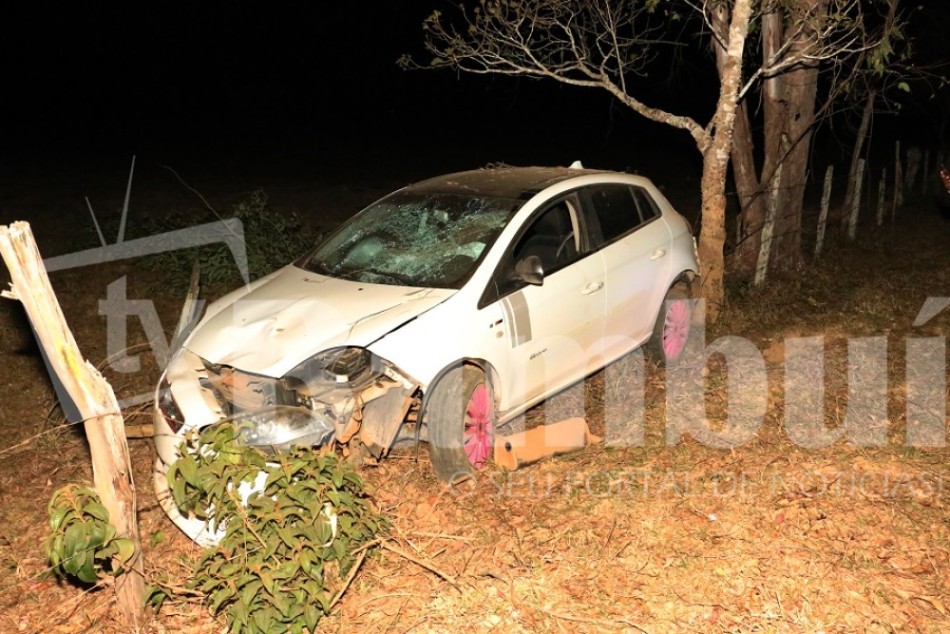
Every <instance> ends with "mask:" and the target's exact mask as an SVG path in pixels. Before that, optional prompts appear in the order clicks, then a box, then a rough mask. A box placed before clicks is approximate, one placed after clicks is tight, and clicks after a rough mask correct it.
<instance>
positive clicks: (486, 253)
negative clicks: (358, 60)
mask: <svg viewBox="0 0 950 634" xmlns="http://www.w3.org/2000/svg"><path fill="white" fill-rule="evenodd" d="M697 271H698V266H697V260H696V250H695V242H694V240H693V236H692V233H691V230H690V227H689V224H688V223H687V222H686V220H685V219H684V218H683V217H682V216H680V215H679V214H678V213H677V212H676V211H675V210H674V209H673V208H672V206H671V205H670V203H669V202H668V201H667V200H666V198H664V196H663V195H662V194H661V193H660V191H659V190H658V189H657V188H656V187H655V186H654V185H653V183H651V182H650V181H649V180H648V179H646V178H644V177H642V176H634V175H629V174H622V173H616V172H605V171H595V170H586V169H583V168H579V167H570V168H546V167H526V168H518V167H499V168H491V169H481V170H474V171H469V172H461V173H457V174H450V175H447V176H439V177H436V178H432V179H430V180H426V181H423V182H420V183H417V184H415V185H410V186H408V187H405V188H403V189H400V190H399V191H396V192H394V193H393V194H390V195H389V196H386V197H385V198H383V199H381V200H379V201H378V202H376V203H374V204H372V205H370V206H369V207H368V208H366V209H365V210H363V211H362V212H361V213H359V214H358V215H356V216H355V217H353V218H352V219H351V220H349V221H348V222H346V223H345V224H343V225H342V226H341V227H340V228H339V229H338V230H337V231H336V232H335V233H333V234H332V235H331V236H330V237H329V238H328V239H326V240H325V241H324V242H323V243H322V244H321V245H320V246H318V247H317V248H316V249H314V250H313V251H312V252H311V253H309V254H307V255H306V256H304V257H302V258H301V259H300V260H298V261H297V262H295V263H294V264H291V265H288V266H286V267H284V268H282V269H280V270H278V271H276V272H275V273H272V274H270V275H268V276H266V277H264V278H262V279H259V280H257V281H255V282H253V283H252V284H250V285H249V286H246V287H243V288H241V289H239V290H237V291H235V292H233V293H231V294H230V295H227V296H226V297H224V298H222V299H220V300H218V301H217V302H215V303H213V304H212V305H210V306H209V307H208V309H207V312H206V314H205V315H204V317H203V319H202V320H201V322H200V323H199V324H198V325H197V327H196V328H195V329H194V331H193V332H192V333H191V334H190V336H189V337H188V339H187V340H186V341H185V344H184V346H183V348H182V349H180V350H179V351H178V352H177V353H176V354H175V355H174V357H173V359H172V361H171V362H170V363H169V365H168V368H167V369H166V371H165V373H164V374H163V375H162V378H161V381H160V383H159V386H158V388H157V391H156V398H155V404H156V405H155V409H154V418H155V438H156V441H155V442H156V446H157V448H158V461H157V463H156V478H155V481H156V487H157V489H158V493H159V499H160V500H162V502H163V506H164V508H165V510H166V512H168V513H169V515H170V516H171V517H172V519H173V520H174V521H175V522H176V523H177V524H178V525H179V526H181V527H182V528H183V529H185V532H186V533H188V534H189V535H191V536H192V538H195V536H196V535H197V534H198V533H200V532H201V530H202V529H203V523H201V522H199V521H198V520H195V519H189V518H185V517H181V515H180V514H179V513H178V510H177V509H176V508H175V507H174V503H173V502H172V501H171V500H170V496H169V495H168V483H167V481H166V479H165V473H166V471H167V468H168V465H169V464H171V463H172V462H173V461H174V460H175V459H176V458H177V449H178V445H179V443H180V442H181V439H182V436H183V435H184V433H185V432H186V431H188V430H190V429H200V428H204V427H206V426H208V425H214V424H216V423H220V422H222V421H226V420H240V421H242V422H243V423H244V424H245V428H246V429H248V431H247V432H245V435H244V440H245V442H247V443H248V444H252V445H256V446H259V447H262V448H266V449H268V450H271V451H273V450H280V448H281V447H287V446H289V445H291V444H298V445H301V444H305V445H312V446H321V445H325V444H330V443H333V444H335V445H338V446H341V447H343V449H344V451H347V452H352V451H356V452H357V453H358V455H359V454H363V455H365V454H370V455H371V456H372V457H375V458H382V457H383V456H384V455H386V453H387V452H388V451H389V450H390V449H391V447H392V446H393V445H394V443H395V442H396V440H397V439H398V438H400V437H402V438H405V437H409V438H415V439H417V440H419V439H421V440H426V441H428V443H429V451H430V456H431V461H432V465H433V468H434V470H435V472H436V474H437V475H438V476H439V478H441V479H443V480H446V481H451V480H453V479H455V478H456V477H457V476H459V475H460V474H466V473H468V472H470V471H471V470H473V469H478V468H480V467H482V466H483V465H484V464H485V463H486V462H487V461H488V460H489V459H490V458H491V456H492V453H493V448H494V435H495V431H496V429H497V430H498V431H499V434H503V433H504V427H503V426H504V425H505V424H506V423H508V422H509V421H511V420H513V419H515V418H516V417H517V416H518V415H519V414H521V413H523V412H524V411H525V410H527V409H528V408H530V407H531V406H532V405H534V404H536V403H538V402H540V401H541V400H543V399H545V398H547V397H549V396H551V395H553V394H555V393H557V392H558V391H560V390H562V389H563V388H565V387H567V386H568V385H570V384H572V383H575V382H577V381H579V380H580V379H582V378H584V377H585V376H587V375H589V374H591V373H593V372H595V371H597V370H598V369H600V368H602V367H604V366H605V365H607V364H608V363H610V362H611V361H613V360H615V359H618V358H619V357H621V356H623V355H625V354H626V353H628V352H630V351H631V350H633V349H635V348H637V347H638V346H641V345H643V344H645V343H647V342H651V343H652V345H653V346H654V347H655V348H656V349H657V352H658V353H659V355H660V356H661V358H663V359H665V360H670V359H672V358H675V357H677V356H679V355H680V353H681V352H682V351H683V349H684V347H685V345H686V340H687V337H688V336H689V329H690V321H691V302H689V301H688V300H689V297H690V295H691V294H690V289H691V288H693V287H694V282H695V281H696V280H695V277H696V275H697ZM664 299H667V300H670V301H666V302H664ZM248 426H249V427H248Z"/></svg>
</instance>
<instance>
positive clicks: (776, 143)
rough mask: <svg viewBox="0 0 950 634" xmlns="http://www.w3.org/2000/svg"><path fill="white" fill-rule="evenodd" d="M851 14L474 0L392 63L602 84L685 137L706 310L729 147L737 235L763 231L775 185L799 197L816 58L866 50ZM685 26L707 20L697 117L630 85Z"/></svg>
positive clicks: (721, 240) (846, 8)
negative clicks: (416, 52)
mask: <svg viewBox="0 0 950 634" xmlns="http://www.w3.org/2000/svg"><path fill="white" fill-rule="evenodd" d="M859 12H860V1H859V0H768V1H764V0H625V1H619V0H586V1H585V0H509V1H505V0H480V1H479V2H478V3H477V4H475V5H474V6H472V7H470V8H465V7H464V6H463V7H462V8H461V9H460V12H459V14H458V15H453V16H446V15H444V14H443V13H441V12H435V13H433V14H432V15H431V16H430V17H429V18H428V19H427V20H426V21H425V23H424V25H423V27H424V29H425V44H426V48H427V50H428V52H429V53H430V54H431V56H432V59H431V62H430V63H429V64H427V65H422V64H419V63H417V62H415V61H414V60H412V59H409V58H404V59H403V60H401V61H402V63H403V65H404V66H405V67H408V68H421V67H426V68H455V69H459V70H462V71H466V72H471V73H478V74H497V75H515V76H526V77H536V78H547V79H552V80H555V81H558V82H561V83H564V84H568V85H573V86H578V87H584V88H596V89H599V90H606V91H607V92H609V93H610V94H611V95H613V96H614V97H615V98H617V99H618V100H619V101H620V102H621V103H623V104H624V105H626V106H628V107H629V108H630V109H631V110H633V111H634V112H636V113H638V114H640V115H642V116H643V117H646V118H647V119H650V120H652V121H656V122H659V123H664V124H667V125H670V126H672V127H674V128H678V129H680V130H683V131H685V132H687V133H688V134H689V135H690V136H691V137H692V139H693V140H694V142H695V143H696V147H697V149H698V150H699V152H700V153H701V154H702V157H703V177H702V183H701V194H702V233H701V235H700V257H701V267H702V271H701V273H702V276H703V290H704V295H705V297H706V298H707V300H708V301H709V311H710V314H711V315H715V314H717V313H718V310H719V308H720V306H721V304H722V301H723V298H724V291H723V275H724V273H723V270H724V256H723V249H724V245H725V239H726V227H725V207H726V196H725V191H726V190H725V183H726V180H725V179H726V172H727V169H726V168H727V165H728V162H729V158H730V154H731V155H732V160H733V162H734V170H735V171H736V179H737V185H738V190H739V195H740V202H741V203H742V204H743V206H744V207H745V206H746V205H750V206H753V207H754V211H759V210H761V212H762V213H758V214H757V215H756V214H755V213H753V214H752V216H750V217H752V218H753V219H755V220H756V221H757V222H747V223H745V224H746V225H747V230H746V231H745V232H744V234H748V235H751V234H752V233H755V234H756V235H757V232H759V231H761V228H762V225H763V224H764V221H765V213H764V209H765V206H764V203H765V200H766V198H765V196H763V192H768V191H773V190H774V191H777V192H780V193H781V195H782V196H784V197H785V200H784V201H779V202H783V203H785V204H792V206H794V201H795V199H796V198H797V199H798V200H799V203H798V208H799V209H800V208H801V203H800V199H801V196H802V193H803V191H804V177H803V174H804V171H805V166H806V164H807V161H806V158H807V153H808V145H809V143H810V132H811V129H812V127H813V124H814V121H815V109H814V97H813V95H814V94H815V92H816V88H815V84H816V77H815V75H816V73H817V69H818V68H819V66H820V65H821V64H823V63H826V62H828V61H829V60H836V59H839V58H841V57H843V56H847V55H851V54H857V53H859V52H860V51H863V50H867V49H868V48H869V46H871V45H870V44H869V43H868V42H867V40H866V39H865V38H864V36H863V31H862V30H861V28H860V24H859V22H856V21H855V19H854V16H855V14H856V13H859ZM696 16H699V17H700V18H701V19H700V20H698V21H697V20H695V18H696ZM686 18H692V20H691V21H689V20H686ZM759 19H761V21H762V29H760V30H759V32H760V33H761V38H762V41H763V45H762V59H761V62H760V63H758V64H757V65H756V66H755V67H754V70H752V71H751V72H750V73H749V74H748V77H746V78H743V61H744V58H745V57H746V54H747V51H746V38H747V36H748V33H749V28H750V24H752V23H753V22H754V21H755V20H759ZM687 22H689V23H690V24H693V25H695V24H697V23H698V24H700V25H705V29H702V27H701V29H702V30H703V31H704V32H705V33H706V34H707V35H710V36H711V38H710V39H711V45H712V49H713V51H714V56H715V59H716V63H717V68H718V70H719V80H720V83H719V96H718V100H717V102H716V109H715V111H714V112H713V114H712V116H711V117H710V119H709V120H708V121H705V122H702V121H697V120H696V119H695V118H693V117H691V116H687V115H685V114H680V113H677V112H673V111H670V110H665V109H663V108H658V107H656V106H654V105H651V104H650V103H648V102H647V98H646V97H645V96H643V95H644V94H645V92H644V91H643V90H642V89H641V87H642V83H641V82H640V81H639V80H641V79H642V76H643V75H644V74H645V72H646V70H647V69H648V68H649V65H650V63H651V62H652V61H653V60H654V59H655V58H656V57H657V56H658V55H660V54H662V51H663V48H664V47H669V46H681V45H684V44H685V41H686V38H687V37H688V36H687V35H686V34H684V33H682V32H675V33H674V32H672V31H671V28H672V26H673V25H674V23H675V24H686V23H687ZM759 86H764V87H765V88H764V92H765V93H766V95H767V98H766V99H765V100H764V103H765V107H766V108H768V109H770V110H772V111H774V112H772V114H771V115H768V114H767V117H768V118H769V119H770V122H771V125H767V126H766V136H767V138H766V141H765V145H766V148H765V154H766V156H767V159H766V161H765V164H764V165H763V166H762V168H761V170H759V169H756V165H755V162H754V159H753V155H754V153H753V148H754V145H753V141H752V124H751V121H750V118H749V108H748V106H747V105H746V102H745V101H747V99H748V95H749V94H750V93H751V92H752V91H754V90H755V89H756V88H757V87H759ZM744 98H745V101H744ZM809 104H811V105H810V106H809ZM734 128H735V132H736V135H737V138H739V140H740V145H739V147H738V149H737V148H735V146H734V144H733V130H734ZM783 160H792V161H794V163H795V164H794V165H793V166H791V167H789V168H786V169H785V170H783V172H782V173H783V174H784V176H783V183H782V184H780V186H778V187H776V188H772V187H771V185H772V183H771V179H772V177H773V175H774V173H775V166H776V165H777V164H778V163H780V162H782V161H783ZM783 215H784V214H783ZM793 222H794V219H793ZM798 222H799V223H800V213H799V216H798ZM785 229H786V228H785V227H777V230H776V231H775V232H774V234H775V235H776V236H781V237H783V238H784V236H786V235H789V232H787V231H786V230H785ZM798 235H799V234H794V235H792V237H793V245H792V246H791V247H790V250H792V251H793V250H795V249H797V248H798V246H797V242H794V240H796V239H798ZM750 244H751V242H750ZM757 246H758V243H757V240H756V247H757Z"/></svg>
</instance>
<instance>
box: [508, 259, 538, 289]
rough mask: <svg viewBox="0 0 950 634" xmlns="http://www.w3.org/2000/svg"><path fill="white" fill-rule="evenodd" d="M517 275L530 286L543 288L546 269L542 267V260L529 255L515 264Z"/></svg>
mask: <svg viewBox="0 0 950 634" xmlns="http://www.w3.org/2000/svg"><path fill="white" fill-rule="evenodd" d="M515 275H516V276H517V278H518V279H519V280H522V281H524V282H527V283H528V284H531V285H533V286H541V285H542V284H544V267H543V266H542V265H541V258H539V257H538V256H536V255H529V256H527V257H525V258H523V259H521V260H518V262H517V263H516V264H515Z"/></svg>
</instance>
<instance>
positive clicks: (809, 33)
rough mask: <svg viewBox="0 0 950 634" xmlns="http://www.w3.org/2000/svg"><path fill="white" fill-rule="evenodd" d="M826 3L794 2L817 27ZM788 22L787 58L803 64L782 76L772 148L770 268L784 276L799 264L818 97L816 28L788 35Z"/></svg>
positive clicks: (789, 28) (818, 0)
mask: <svg viewBox="0 0 950 634" xmlns="http://www.w3.org/2000/svg"><path fill="white" fill-rule="evenodd" d="M828 2H829V0H799V4H798V9H799V11H803V12H804V13H805V14H806V15H810V16H812V17H811V19H812V20H817V21H819V22H820V21H821V20H823V19H824V16H825V15H826V13H827V11H828ZM792 18H793V19H792V20H791V22H792V23H790V24H789V25H788V26H787V32H786V35H785V38H784V39H785V41H791V49H790V50H791V51H792V55H793V56H799V55H800V57H801V59H802V60H804V61H803V62H802V63H801V64H799V65H798V66H797V67H795V68H794V69H792V70H791V71H789V72H788V73H786V74H785V75H784V76H783V86H782V87H783V89H784V90H783V95H782V97H783V103H784V105H785V111H784V113H783V119H782V125H783V135H782V137H781V138H780V139H779V147H778V148H776V149H777V151H778V156H779V160H780V161H781V162H782V182H781V191H780V200H781V203H780V205H779V210H780V213H779V214H778V217H777V218H776V223H775V246H774V255H773V258H772V267H773V269H776V270H786V271H790V270H795V269H797V268H798V267H799V266H800V265H801V262H802V207H803V205H804V201H805V185H806V184H807V180H808V156H809V152H810V150H811V139H812V129H813V127H814V125H815V101H816V99H817V97H818V64H817V62H814V61H809V60H808V57H807V55H806V54H805V52H806V51H807V50H808V49H809V48H812V47H813V46H815V45H817V44H819V43H820V42H819V38H820V31H819V30H818V28H817V27H814V28H806V29H805V30H804V31H802V32H801V33H799V34H798V35H797V36H793V35H792V34H791V31H792V30H793V29H797V28H799V26H798V25H795V24H794V16H792ZM793 37H794V40H792V38H793Z"/></svg>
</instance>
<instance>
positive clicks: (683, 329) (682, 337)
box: [663, 299, 690, 359]
mask: <svg viewBox="0 0 950 634" xmlns="http://www.w3.org/2000/svg"><path fill="white" fill-rule="evenodd" d="M689 322H690V306H689V301H687V300H685V299H674V300H672V301H671V302H670V304H669V307H668V308H667V310H666V318H665V319H664V321H663V355H664V356H665V357H666V358H667V359H676V358H677V357H678V356H679V355H680V353H681V352H683V348H685V347H686V339H687V338H688V337H689Z"/></svg>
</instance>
